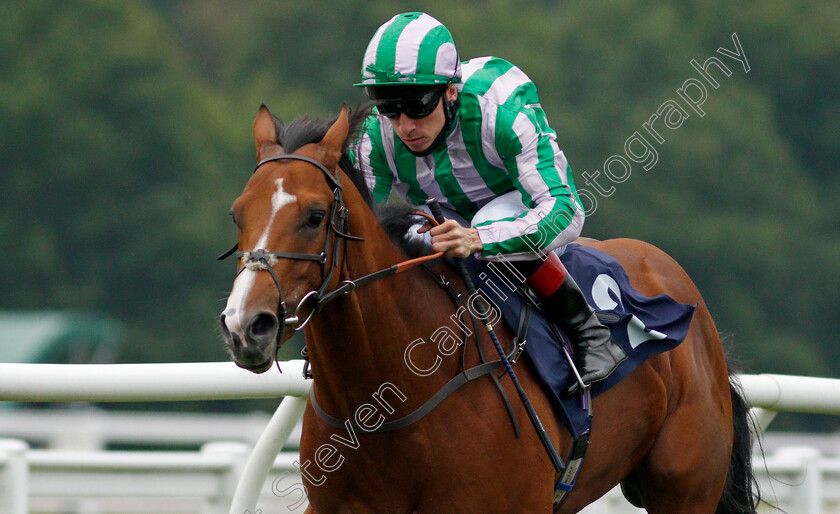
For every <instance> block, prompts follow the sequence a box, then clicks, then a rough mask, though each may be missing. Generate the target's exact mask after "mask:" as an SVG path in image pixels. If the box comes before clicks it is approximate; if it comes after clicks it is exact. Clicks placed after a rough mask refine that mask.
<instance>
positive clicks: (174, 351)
mask: <svg viewBox="0 0 840 514" xmlns="http://www.w3.org/2000/svg"><path fill="white" fill-rule="evenodd" d="M736 5H737V7H736ZM406 10H425V11H427V12H429V13H430V14H432V15H434V16H436V17H437V18H438V19H440V20H441V21H443V22H444V23H445V24H447V26H448V27H449V29H450V30H451V31H452V33H453V35H454V37H455V41H456V43H457V44H458V47H459V50H460V52H461V55H462V58H464V59H466V58H470V57H477V56H482V55H497V56H500V57H503V58H506V59H508V60H510V61H512V62H514V63H516V64H517V65H519V66H520V67H521V68H522V69H523V70H524V71H525V72H526V73H527V74H528V75H529V76H531V78H532V79H533V80H534V81H535V82H536V84H537V86H538V87H539V89H540V94H541V99H542V104H543V107H544V109H545V110H546V112H547V114H548V116H549V120H550V121H551V123H552V126H553V127H554V128H555V129H556V130H557V132H558V135H559V143H560V145H561V147H562V148H563V149H564V151H565V152H566V155H567V157H568V158H569V160H570V162H571V164H572V167H573V169H574V170H575V173H576V182H577V184H578V186H579V187H581V188H586V189H588V190H590V191H593V189H592V187H591V186H587V185H586V184H585V180H584V178H583V173H590V174H591V173H594V172H596V171H598V172H600V173H601V178H600V179H599V184H601V185H603V186H604V187H608V186H612V187H614V188H615V190H614V192H613V193H612V194H611V195H609V196H601V195H596V198H597V200H598V205H597V209H596V210H595V212H594V213H592V214H591V216H590V217H589V218H588V220H587V224H586V228H585V229H584V235H587V236H589V237H596V238H599V239H606V238H612V237H633V238H639V239H644V240H647V241H650V242H652V243H654V244H656V245H657V246H659V247H661V248H663V249H664V250H666V251H667V252H668V253H670V254H671V255H672V256H674V258H676V259H677V260H678V261H679V262H680V263H681V264H682V265H683V266H684V267H685V269H686V270H687V272H688V273H689V274H690V275H691V276H692V278H693V279H694V280H695V282H696V283H697V285H698V287H699V288H700V290H701V292H702V293H703V295H704V297H705V298H706V301H707V303H708V305H709V307H710V309H711V311H712V313H713V315H714V316H715V319H716V322H717V325H718V328H719V330H721V331H722V332H725V333H728V334H732V335H733V336H734V337H733V338H732V344H731V348H730V352H731V353H732V354H733V355H734V356H735V357H737V358H739V359H740V360H742V361H743V362H744V363H745V364H746V367H747V370H748V371H752V372H777V373H791V374H804V375H821V376H838V372H837V370H838V369H840V350H838V345H837V344H836V342H835V334H836V333H837V332H838V329H840V312H838V311H840V283H839V282H840V279H838V277H839V276H840V230H838V227H840V202H837V201H836V199H837V198H838V196H839V195H838V193H840V178H838V177H840V175H838V173H837V162H838V161H840V137H838V135H840V117H838V113H840V67H838V66H837V62H838V58H840V30H838V27H840V4H837V3H836V2H829V1H817V0H813V1H806V0H788V1H780V0H772V1H771V0H768V1H757V2H750V3H747V4H743V5H742V4H733V3H731V2H724V1H691V2H666V1H661V0H657V1H648V2H641V1H628V2H615V1H606V0H601V1H588V2H586V1H571V2H562V3H560V2H544V1H541V2H534V1H524V0H494V1H488V2H479V1H476V0H473V1H465V2H457V3H454V2H443V1H421V2H411V3H408V2H400V1H376V2H366V3H363V4H360V3H358V2H351V1H349V0H339V1H331V2H326V1H312V2H292V1H276V0H275V1H267V0H254V1H250V2H231V1H226V0H206V1H164V0H154V1H153V0H147V1H145V2H117V1H113V2H109V1H104V0H97V1H94V0H91V1H81V0H69V1H64V2H57V1H27V2H14V1H8V0H6V1H0V177H2V189H3V195H2V199H3V201H2V202H0V240H2V241H3V245H2V246H0V291H2V292H3V294H2V296H0V308H6V309H38V308H50V309H54V308H80V307H81V308H88V309H95V310H98V311H101V312H104V313H107V314H109V315H112V316H114V317H117V318H119V319H121V320H123V321H124V322H126V323H127V325H128V327H130V328H129V333H128V336H127V337H128V343H129V344H128V345H127V347H126V350H125V352H124V354H123V355H122V356H121V359H122V360H123V361H132V362H155V361H173V362H175V361H201V360H222V359H225V358H226V355H225V352H224V350H223V347H222V344H221V342H220V339H219V337H218V335H217V328H216V325H217V315H218V313H219V312H220V311H221V308H222V306H223V301H224V297H225V294H226V291H227V290H228V288H229V287H230V284H231V282H232V279H233V268H232V264H231V263H230V262H225V263H222V264H219V263H217V262H216V261H215V260H214V257H215V256H216V255H217V254H218V253H221V252H222V251H223V250H225V249H227V248H228V247H229V246H230V244H231V243H232V241H233V238H234V230H233V226H232V225H231V224H230V222H229V220H228V217H227V212H228V209H229V206H230V204H231V202H232V201H233V199H234V198H235V197H236V196H237V195H238V193H239V192H240V191H241V189H242V187H243V186H244V184H245V183H246V181H247V180H248V177H249V174H250V169H251V166H252V164H253V160H254V155H253V143H252V141H251V138H250V127H251V122H252V120H253V116H254V115H255V114H256V112H257V108H258V107H259V105H260V104H261V103H265V104H267V105H268V106H269V107H270V108H271V109H272V111H273V112H275V113H276V114H278V115H280V116H281V117H284V118H291V117H293V116H296V115H300V114H304V113H312V114H314V115H318V116H330V115H333V114H334V113H336V112H337V111H338V108H339V107H340V105H341V103H342V102H347V103H349V104H355V103H357V102H359V101H361V100H362V96H361V94H360V92H359V91H358V90H357V89H355V88H353V87H351V84H352V83H353V82H355V81H356V80H357V79H358V75H359V63H360V61H361V57H362V54H363V52H364V48H365V46H366V44H367V42H368V40H369V38H370V37H371V35H372V34H373V32H374V30H375V29H376V27H377V26H378V25H379V24H380V23H382V22H383V21H385V20H386V19H387V18H389V17H390V16H391V15H393V14H395V13H397V12H401V11H406ZM733 33H737V37H738V39H739V41H740V43H741V44H742V47H743V51H744V54H745V56H746V58H747V60H748V62H749V66H750V70H749V72H746V71H745V70H744V68H743V67H742V65H741V64H740V63H739V62H738V61H736V60H734V59H731V58H729V57H726V56H723V55H722V54H720V53H717V52H716V50H718V48H721V47H723V48H725V49H730V50H732V49H734V45H733V41H732V34H733ZM712 56H716V57H718V58H719V59H720V60H721V61H722V62H724V63H725V65H726V66H728V67H729V70H731V75H730V76H728V77H727V76H725V75H724V74H723V73H722V72H719V71H716V69H714V68H712V71H711V72H710V73H712V75H713V76H714V77H715V78H716V79H717V80H718V82H719V84H720V86H719V87H718V88H716V89H715V88H712V87H708V84H707V92H708V98H707V99H706V101H705V103H704V104H703V105H702V110H703V111H704V113H705V114H704V116H700V115H699V114H697V113H696V112H695V111H693V110H691V109H690V108H689V107H688V106H687V105H686V104H685V102H684V101H683V100H682V99H681V98H680V97H679V96H678V94H677V89H679V88H681V87H682V86H683V84H684V82H685V81H686V80H688V79H701V77H700V74H699V73H698V71H697V70H695V69H694V68H693V67H692V66H691V64H690V61H691V60H692V59H693V60H695V61H697V62H699V63H701V64H702V63H704V62H705V61H706V59H708V58H709V57H712ZM668 100H674V101H676V102H678V103H679V102H682V106H683V107H684V108H685V109H687V111H686V112H687V113H688V114H689V117H688V118H687V119H686V120H685V121H684V123H683V124H682V125H681V126H680V128H678V129H674V130H670V129H665V128H662V125H661V123H662V122H661V121H660V122H659V123H660V125H659V127H660V129H661V131H660V132H661V134H662V136H663V137H664V139H665V141H664V142H662V143H656V142H654V141H653V139H649V141H650V142H651V145H652V147H654V149H655V151H656V153H657V156H658V160H657V161H656V164H655V165H654V166H653V167H651V168H650V169H649V170H645V169H644V168H643V167H642V165H641V164H637V163H632V169H631V172H630V174H629V176H628V177H627V178H626V180H624V181H623V182H620V183H613V182H611V181H609V180H608V179H607V178H606V177H605V176H604V162H605V161H606V160H607V158H609V157H610V156H612V155H622V156H626V154H625V148H624V145H625V141H626V140H627V139H628V138H629V137H631V136H632V135H633V134H634V133H635V132H637V131H639V132H641V133H642V134H643V135H647V134H646V133H645V132H644V129H643V124H644V123H645V122H648V121H649V119H650V117H651V115H653V114H654V113H655V112H656V111H657V109H658V108H659V107H660V106H661V105H662V104H663V103H664V102H666V101H668Z"/></svg>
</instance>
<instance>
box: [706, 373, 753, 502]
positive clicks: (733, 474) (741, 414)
mask: <svg viewBox="0 0 840 514" xmlns="http://www.w3.org/2000/svg"><path fill="white" fill-rule="evenodd" d="M729 393H730V396H731V397H732V425H733V428H734V432H733V434H734V435H733V441H732V457H731V459H730V461H729V471H728V472H727V473H726V485H725V486H724V488H723V494H722V495H721V497H720V502H719V503H718V506H717V510H716V511H715V512H716V514H736V513H738V514H741V513H754V512H756V508H757V507H758V503H759V501H760V500H761V496H760V494H759V490H758V481H757V480H756V479H755V475H753V471H752V442H751V441H750V428H751V426H752V419H751V417H750V413H749V408H748V407H747V402H746V400H744V395H743V392H742V390H741V386H740V384H738V383H737V382H736V381H735V378H734V377H730V379H729Z"/></svg>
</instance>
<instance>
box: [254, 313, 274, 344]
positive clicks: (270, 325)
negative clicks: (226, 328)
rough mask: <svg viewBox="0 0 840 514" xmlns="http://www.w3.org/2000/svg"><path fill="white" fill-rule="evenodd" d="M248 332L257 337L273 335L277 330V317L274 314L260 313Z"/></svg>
mask: <svg viewBox="0 0 840 514" xmlns="http://www.w3.org/2000/svg"><path fill="white" fill-rule="evenodd" d="M248 332H249V333H250V334H251V335H252V336H253V337H256V338H260V337H265V336H272V337H273V335H274V334H275V333H276V332H277V317H276V316H274V315H273V314H266V313H264V314H259V315H257V317H255V318H254V321H252V322H251V326H249V327H248Z"/></svg>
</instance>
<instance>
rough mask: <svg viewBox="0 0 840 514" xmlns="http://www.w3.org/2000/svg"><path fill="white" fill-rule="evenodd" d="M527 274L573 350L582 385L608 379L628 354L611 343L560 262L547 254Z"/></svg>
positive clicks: (576, 387)
mask: <svg viewBox="0 0 840 514" xmlns="http://www.w3.org/2000/svg"><path fill="white" fill-rule="evenodd" d="M552 257H553V258H552ZM517 264H518V263H517ZM532 266H533V264H532ZM517 267H519V266H517ZM523 271H524V270H523ZM529 271H533V273H528V274H527V275H526V276H527V280H528V283H529V284H530V285H531V286H532V288H533V289H534V291H535V292H536V293H537V295H538V296H540V297H541V300H542V303H543V305H544V311H545V312H546V313H547V314H548V315H549V316H551V318H552V319H553V320H554V321H556V322H557V324H558V325H560V327H561V328H563V329H564V330H565V332H566V334H568V336H569V339H570V340H571V342H572V345H573V346H574V349H575V361H576V363H577V367H578V372H579V373H580V376H581V378H582V379H583V382H584V383H585V384H591V383H592V382H598V381H599V380H604V379H605V378H607V377H608V376H610V375H611V374H612V372H613V371H615V370H616V368H617V367H618V365H619V364H621V363H622V362H624V360H625V359H626V358H627V354H625V353H624V350H623V349H622V348H621V347H620V346H619V345H618V344H616V342H615V341H613V340H612V338H611V337H610V330H609V329H608V328H607V327H605V326H604V325H602V324H601V322H600V321H598V318H597V316H595V311H593V310H592V307H590V306H589V304H588V303H587V302H586V297H584V296H583V292H581V290H580V288H579V287H578V285H577V283H575V281H574V279H573V278H572V277H571V275H569V274H568V272H567V271H566V268H565V267H564V266H563V264H562V263H561V262H560V259H559V258H557V256H556V255H554V254H550V255H549V258H548V259H546V260H545V261H544V262H542V263H540V265H539V268H538V269H536V270H534V268H533V267H532V268H531V269H530V270H529ZM558 284H559V285H558ZM578 387H579V386H578V384H577V382H575V383H574V384H573V385H572V386H571V387H570V388H569V392H570V393H573V392H576V391H577V389H578Z"/></svg>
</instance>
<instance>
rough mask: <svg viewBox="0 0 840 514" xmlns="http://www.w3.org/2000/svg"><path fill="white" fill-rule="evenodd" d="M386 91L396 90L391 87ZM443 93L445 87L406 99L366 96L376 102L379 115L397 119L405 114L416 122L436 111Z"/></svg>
mask: <svg viewBox="0 0 840 514" xmlns="http://www.w3.org/2000/svg"><path fill="white" fill-rule="evenodd" d="M366 89H373V88H366ZM378 89H386V88H378ZM388 89H397V88H394V87H391V88H388ZM444 91H446V88H445V87H435V88H434V89H432V90H431V91H428V90H427V91H426V92H425V93H422V94H419V95H417V96H414V97H408V98H406V97H404V96H402V97H400V98H383V97H382V96H385V95H381V96H380V95H375V94H371V93H368V95H369V96H370V97H371V98H372V99H373V100H376V109H377V111H379V114H381V115H383V116H385V117H387V118H392V119H393V118H399V117H400V114H405V115H406V116H408V117H409V118H411V119H415V120H416V119H419V118H425V117H426V116H428V115H430V114H432V113H433V112H434V110H435V109H437V106H438V104H439V103H440V99H441V97H442V96H443V93H444ZM394 92H396V91H394ZM376 96H379V98H376Z"/></svg>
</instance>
